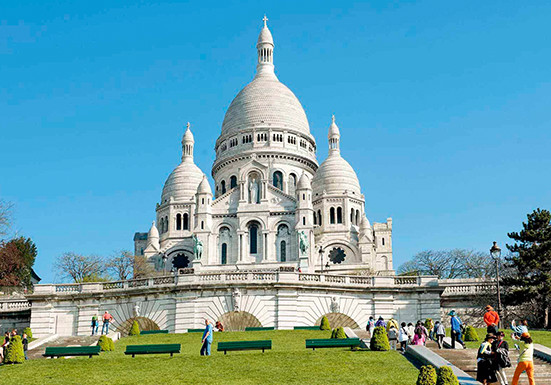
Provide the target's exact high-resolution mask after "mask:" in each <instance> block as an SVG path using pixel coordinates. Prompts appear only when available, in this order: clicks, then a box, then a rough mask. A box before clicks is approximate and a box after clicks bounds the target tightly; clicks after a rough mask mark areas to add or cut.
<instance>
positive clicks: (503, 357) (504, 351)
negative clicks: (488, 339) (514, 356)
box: [492, 332, 511, 385]
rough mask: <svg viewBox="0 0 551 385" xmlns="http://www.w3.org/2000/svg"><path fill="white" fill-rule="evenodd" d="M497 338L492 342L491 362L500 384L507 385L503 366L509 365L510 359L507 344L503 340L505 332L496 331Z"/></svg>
mask: <svg viewBox="0 0 551 385" xmlns="http://www.w3.org/2000/svg"><path fill="white" fill-rule="evenodd" d="M496 337H497V339H496V340H495V341H494V342H493V343H492V352H493V357H492V360H493V364H494V370H495V371H496V376H497V379H498V380H499V383H500V385H507V384H508V382H507V375H506V374H505V368H510V367H511V359H510V358H509V344H508V343H507V341H505V333H503V332H497V335H496Z"/></svg>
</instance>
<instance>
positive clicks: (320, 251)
mask: <svg viewBox="0 0 551 385" xmlns="http://www.w3.org/2000/svg"><path fill="white" fill-rule="evenodd" d="M318 252H319V255H320V269H321V272H322V273H323V247H322V246H320V249H319V251H318Z"/></svg>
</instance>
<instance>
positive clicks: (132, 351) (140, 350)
mask: <svg viewBox="0 0 551 385" xmlns="http://www.w3.org/2000/svg"><path fill="white" fill-rule="evenodd" d="M180 349H181V345H180V344H164V345H128V346H127V347H126V351H125V352H124V354H126V355H131V356H132V357H134V356H135V355H136V354H170V357H172V355H173V354H174V353H180Z"/></svg>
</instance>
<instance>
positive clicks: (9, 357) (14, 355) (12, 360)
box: [4, 335, 25, 364]
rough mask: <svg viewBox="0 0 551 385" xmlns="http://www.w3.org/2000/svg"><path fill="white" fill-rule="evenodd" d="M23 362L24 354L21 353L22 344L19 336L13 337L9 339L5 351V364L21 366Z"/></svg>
mask: <svg viewBox="0 0 551 385" xmlns="http://www.w3.org/2000/svg"><path fill="white" fill-rule="evenodd" d="M23 362H25V353H23V343H22V342H21V336H18V335H15V336H13V337H12V338H10V344H9V345H8V348H7V349H6V356H5V357H4V363H5V364H22V363H23Z"/></svg>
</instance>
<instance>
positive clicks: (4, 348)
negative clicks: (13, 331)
mask: <svg viewBox="0 0 551 385" xmlns="http://www.w3.org/2000/svg"><path fill="white" fill-rule="evenodd" d="M9 344H10V332H6V333H5V334H4V342H3V343H2V348H1V349H0V350H2V361H4V357H6V351H7V350H8V345H9Z"/></svg>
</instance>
